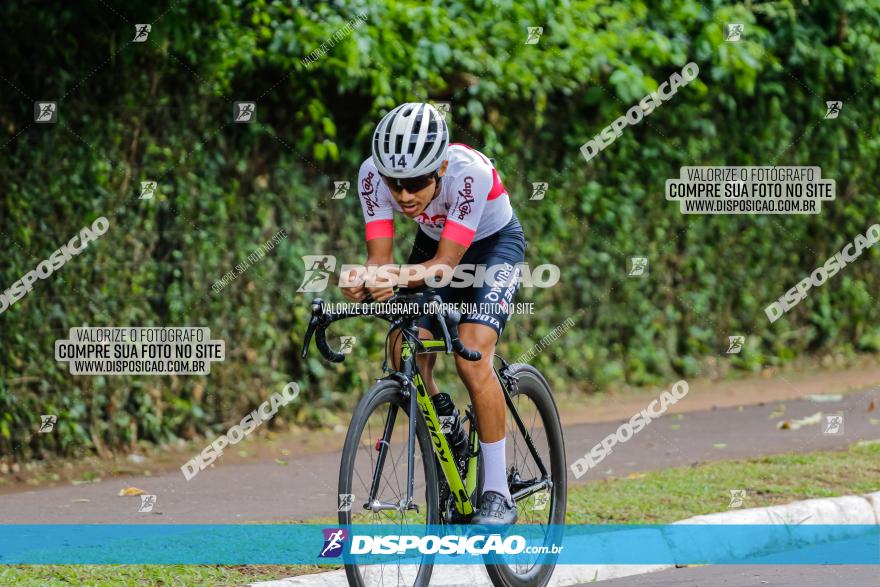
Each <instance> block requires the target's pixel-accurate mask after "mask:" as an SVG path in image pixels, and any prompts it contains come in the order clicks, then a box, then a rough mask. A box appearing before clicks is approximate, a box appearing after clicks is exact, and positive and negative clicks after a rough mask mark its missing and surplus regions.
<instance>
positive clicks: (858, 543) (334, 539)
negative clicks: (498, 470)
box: [0, 524, 880, 565]
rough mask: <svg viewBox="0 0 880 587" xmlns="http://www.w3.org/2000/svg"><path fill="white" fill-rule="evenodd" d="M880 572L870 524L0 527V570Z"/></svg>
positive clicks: (879, 532)
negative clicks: (815, 568)
mask: <svg viewBox="0 0 880 587" xmlns="http://www.w3.org/2000/svg"><path fill="white" fill-rule="evenodd" d="M487 560H490V561H493V562H499V563H528V564H535V563H538V564H540V563H542V562H543V563H545V564H549V563H554V562H555V564H560V565H569V564H572V565H573V564H776V565H778V564H835V565H847V564H858V565H864V564H880V526H876V525H820V524H815V525H793V526H787V525H687V524H669V525H568V526H537V525H516V526H512V527H509V528H507V529H506V530H504V531H502V532H500V533H499V532H498V531H497V530H492V531H483V529H481V528H479V527H475V526H428V527H426V526H415V525H413V526H405V525H403V526H401V525H394V526H390V525H387V526H378V525H354V526H347V527H340V526H331V525H316V524H245V525H233V524H228V525H227V524H217V525H197V524H173V525H172V524H169V525H155V524H144V525H122V524H110V525H91V524H79V525H75V524H33V525H18V524H6V525H0V564H159V565H167V564H223V565H239V564H248V565H251V564H283V565H290V564H343V563H347V562H357V563H358V564H374V563H382V564H389V563H398V562H400V563H409V562H411V563H419V562H433V563H434V564H485V562H486V561H487Z"/></svg>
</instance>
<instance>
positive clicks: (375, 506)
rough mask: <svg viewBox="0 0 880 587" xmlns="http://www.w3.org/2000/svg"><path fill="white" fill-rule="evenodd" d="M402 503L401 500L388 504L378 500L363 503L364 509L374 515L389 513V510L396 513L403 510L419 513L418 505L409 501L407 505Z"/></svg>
mask: <svg viewBox="0 0 880 587" xmlns="http://www.w3.org/2000/svg"><path fill="white" fill-rule="evenodd" d="M403 501H404V500H401V503H388V502H383V501H379V500H378V499H375V500H373V503H365V504H364V509H365V510H370V511H372V512H373V513H374V514H375V513H377V512H383V511H391V510H394V511H396V512H402V511H405V510H416V511H419V506H418V504H416V503H414V502H413V501H412V500H410V501H409V502H408V503H403Z"/></svg>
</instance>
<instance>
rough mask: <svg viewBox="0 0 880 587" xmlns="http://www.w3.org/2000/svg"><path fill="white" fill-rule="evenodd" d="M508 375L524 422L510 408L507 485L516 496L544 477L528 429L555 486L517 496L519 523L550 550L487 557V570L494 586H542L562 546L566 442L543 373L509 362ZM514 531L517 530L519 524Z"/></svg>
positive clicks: (507, 444)
mask: <svg viewBox="0 0 880 587" xmlns="http://www.w3.org/2000/svg"><path fill="white" fill-rule="evenodd" d="M509 373H510V374H511V375H512V376H513V378H514V379H515V380H516V388H515V389H513V390H509V393H510V396H511V399H512V400H513V401H512V403H513V407H514V409H515V410H516V413H517V414H518V415H519V419H520V421H521V422H522V425H523V426H522V428H520V426H519V424H518V423H517V422H516V419H515V418H514V416H513V413H512V412H511V410H508V411H507V417H506V437H507V442H506V447H507V451H506V452H507V455H506V456H507V483H508V486H509V488H510V493H511V494H512V495H514V496H515V495H516V494H517V492H520V491H522V490H524V489H525V488H528V487H530V486H532V485H533V484H534V483H535V482H537V481H540V480H542V479H543V478H544V477H545V475H544V473H542V472H541V468H540V467H539V465H538V461H537V460H536V458H535V455H534V454H533V452H532V451H531V449H530V448H529V447H528V445H527V443H526V439H525V435H524V432H525V433H526V434H528V436H529V437H530V438H531V441H532V444H533V446H534V448H535V452H536V453H537V456H538V459H540V461H541V463H542V464H543V466H544V470H545V471H546V473H547V477H549V480H550V481H551V483H552V485H551V487H550V488H549V489H545V490H542V491H539V492H537V493H532V494H531V495H528V496H526V497H523V498H520V499H517V503H516V507H517V511H518V513H519V522H518V524H529V525H530V530H531V531H533V532H534V534H540V536H535V535H533V536H532V537H533V538H540V539H541V541H542V546H543V547H544V548H546V550H547V552H544V553H540V554H535V555H534V556H533V557H530V558H529V560H527V561H525V562H523V561H522V560H518V561H517V562H510V563H508V562H505V560H504V558H503V557H501V556H488V557H487V560H486V563H487V564H486V570H487V571H488V573H489V577H490V578H491V579H492V584H493V585H495V586H496V587H543V586H544V585H546V584H547V583H548V582H549V581H550V577H551V576H552V575H553V569H554V568H555V566H556V559H557V558H558V553H555V552H553V547H554V546H557V547H558V546H561V544H562V528H563V525H564V524H565V509H566V499H567V471H566V466H565V442H564V440H563V437H562V424H561V423H560V421H559V411H558V410H557V408H556V402H555V401H554V399H553V393H552V392H551V391H550V385H549V384H548V383H547V380H546V379H544V376H543V375H541V373H540V372H539V371H538V370H537V369H535V368H534V367H532V366H531V365H525V364H522V363H517V364H514V365H511V366H510V368H509ZM523 429H524V430H523ZM512 531H513V533H516V526H514V527H513V530H512Z"/></svg>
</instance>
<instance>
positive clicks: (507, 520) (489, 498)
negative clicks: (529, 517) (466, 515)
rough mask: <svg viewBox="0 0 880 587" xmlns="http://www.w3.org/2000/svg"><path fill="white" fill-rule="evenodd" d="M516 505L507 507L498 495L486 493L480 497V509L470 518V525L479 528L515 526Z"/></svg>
mask: <svg viewBox="0 0 880 587" xmlns="http://www.w3.org/2000/svg"><path fill="white" fill-rule="evenodd" d="M517 519H518V516H517V513H516V504H513V505H508V503H507V499H505V498H504V496H503V495H501V494H500V493H496V492H494V491H486V492H484V493H483V495H482V497H480V509H478V510H477V511H476V513H475V514H474V515H473V517H472V518H471V524H476V525H480V526H507V525H510V524H516V520H517Z"/></svg>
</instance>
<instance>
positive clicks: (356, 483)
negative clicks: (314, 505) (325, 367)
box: [339, 379, 439, 586]
mask: <svg viewBox="0 0 880 587" xmlns="http://www.w3.org/2000/svg"><path fill="white" fill-rule="evenodd" d="M386 430H389V431H390V435H389V437H388V438H387V442H388V445H387V453H386V456H385V460H384V463H383V466H382V470H381V475H380V477H379V483H378V491H377V492H376V495H375V499H376V501H377V502H378V503H379V504H385V505H389V504H402V503H403V502H404V500H405V499H406V492H407V487H406V483H407V457H408V450H409V445H408V442H409V400H408V399H405V398H404V396H403V393H402V390H401V386H400V384H399V383H398V382H397V381H394V380H387V379H386V380H381V381H379V382H378V383H376V384H375V385H374V386H373V387H371V388H370V390H369V391H368V392H367V394H366V395H365V396H364V397H363V398H362V399H361V401H360V402H359V403H358V406H357V409H356V410H355V412H354V416H353V417H352V420H351V424H350V425H349V428H348V434H347V435H346V437H345V445H344V448H343V450H342V462H341V464H340V469H339V493H340V494H353V495H354V497H353V498H352V500H351V504H352V507H351V510H350V511H342V512H339V523H340V524H341V525H343V526H347V525H349V524H357V525H362V524H363V525H366V524H373V525H385V526H387V525H394V526H397V527H398V528H399V529H400V531H399V534H417V533H418V532H419V531H420V530H423V527H424V526H425V525H428V524H437V523H438V520H439V497H438V481H437V470H436V468H435V466H434V453H433V451H432V448H431V447H432V444H431V440H430V437H429V436H428V430H427V428H426V426H425V423H424V420H423V419H422V418H418V417H417V418H416V443H415V458H414V463H415V466H414V485H413V486H414V490H413V499H414V501H415V503H416V504H417V505H418V506H419V509H418V510H402V509H384V510H377V509H376V508H371V507H370V505H371V504H369V503H367V502H368V501H369V499H368V497H369V494H370V489H371V486H372V484H373V479H374V471H375V470H376V467H377V464H378V460H379V459H378V456H379V452H378V446H379V445H380V441H382V440H383V438H384V436H385V432H386ZM374 503H375V502H374ZM407 528H412V529H413V530H414V531H407ZM433 559H434V557H433V556H431V555H424V556H421V557H419V558H415V559H414V558H412V557H409V558H406V559H403V558H402V557H401V558H398V559H396V560H392V561H391V562H389V563H384V564H376V565H365V564H360V565H359V564H357V562H356V560H354V559H353V558H350V557H346V559H345V562H346V565H345V574H346V576H347V577H348V584H349V585H357V586H373V585H418V586H422V585H428V583H429V582H430V580H431V572H432V570H433Z"/></svg>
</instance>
